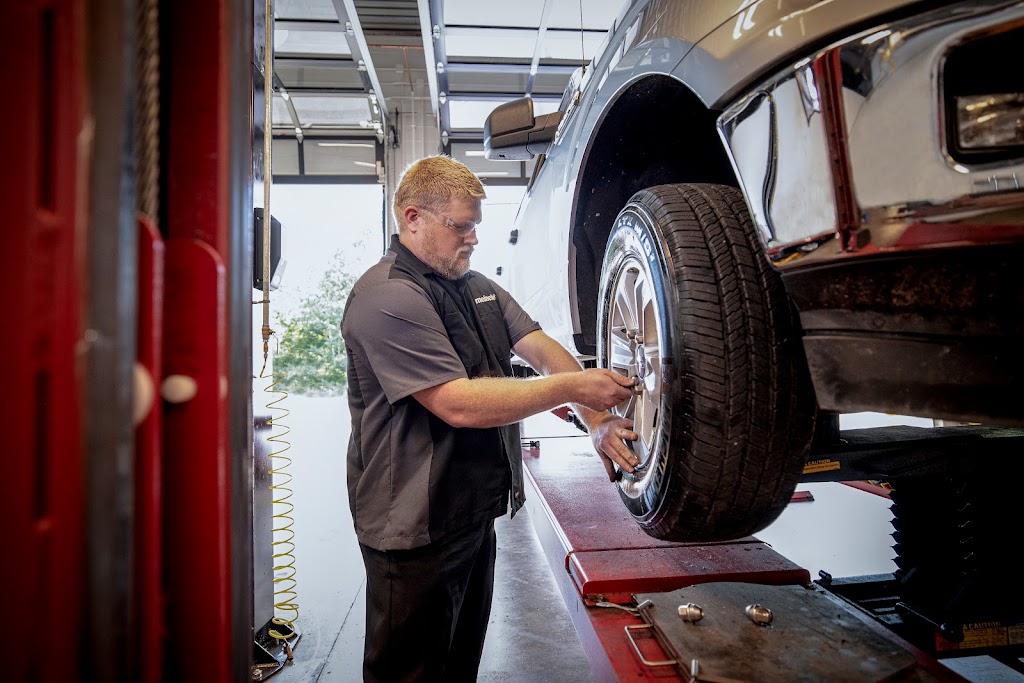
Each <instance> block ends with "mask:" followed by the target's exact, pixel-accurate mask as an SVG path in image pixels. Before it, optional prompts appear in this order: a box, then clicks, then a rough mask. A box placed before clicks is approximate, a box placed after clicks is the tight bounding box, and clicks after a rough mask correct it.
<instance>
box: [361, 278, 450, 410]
mask: <svg viewBox="0 0 1024 683" xmlns="http://www.w3.org/2000/svg"><path fill="white" fill-rule="evenodd" d="M353 297H354V298H353V300H352V301H351V302H350V305H349V309H348V311H347V312H346V314H345V319H344V322H343V324H342V330H341V332H342V337H343V338H344V340H345V343H346V344H348V345H350V347H351V348H352V351H353V353H355V354H357V355H358V356H361V357H363V358H364V359H365V360H366V363H367V364H368V365H369V366H370V369H371V370H372V371H373V374H374V376H375V377H376V378H377V381H378V382H379V383H380V386H381V388H382V389H383V390H384V395H385V396H387V399H388V402H389V403H391V404H395V403H396V402H398V401H400V400H401V399H403V398H405V397H406V396H409V395H411V394H414V393H416V392H417V391H422V390H423V389H429V388H430V387H433V386H437V385H439V384H444V383H445V382H450V381H452V380H455V379H460V378H463V377H466V376H467V375H466V368H465V366H464V365H463V364H462V361H461V360H460V359H459V355H458V353H457V352H456V351H455V348H454V347H453V346H452V343H451V340H449V339H448V333H447V332H446V331H445V328H444V323H443V322H442V321H441V318H440V316H438V314H437V311H436V310H434V307H433V305H431V303H430V300H429V299H427V296H426V294H424V293H423V290H421V289H420V288H419V287H416V286H415V285H413V284H412V283H410V282H408V281H406V280H400V279H394V280H387V281H384V282H381V283H378V284H376V285H374V286H372V287H370V288H367V289H365V290H363V291H361V292H359V293H358V294H353Z"/></svg>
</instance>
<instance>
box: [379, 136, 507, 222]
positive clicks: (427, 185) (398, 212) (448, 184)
mask: <svg viewBox="0 0 1024 683" xmlns="http://www.w3.org/2000/svg"><path fill="white" fill-rule="evenodd" d="M463 196H468V197H472V198H474V199H484V198H485V197H487V193H486V192H484V186H483V183H481V182H480V179H479V178H477V177H476V174H474V173H473V172H472V171H470V170H469V167H468V166H466V165H465V164H464V163H462V162H461V161H456V160H455V159H452V158H451V157H450V156H447V155H445V154H438V155H435V156H429V157H423V158H422V159H419V160H418V161H414V162H412V163H411V164H409V165H408V166H406V167H405V170H404V171H402V175H401V177H400V178H399V179H398V188H397V189H396V190H395V197H394V200H393V202H392V211H393V212H394V215H395V222H396V224H397V225H398V227H399V228H400V229H403V230H404V229H405V216H404V212H405V209H406V207H409V206H422V207H424V208H427V209H431V210H432V211H443V210H444V209H445V206H446V205H447V204H448V200H449V199H451V198H452V197H463Z"/></svg>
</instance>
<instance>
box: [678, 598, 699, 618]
mask: <svg viewBox="0 0 1024 683" xmlns="http://www.w3.org/2000/svg"><path fill="white" fill-rule="evenodd" d="M679 618H680V619H682V620H683V621H689V622H691V623H692V622H697V621H700V620H701V619H703V618H704V608H703V607H701V606H700V605H695V604H694V603H692V602H688V603H686V604H685V605H680V606H679Z"/></svg>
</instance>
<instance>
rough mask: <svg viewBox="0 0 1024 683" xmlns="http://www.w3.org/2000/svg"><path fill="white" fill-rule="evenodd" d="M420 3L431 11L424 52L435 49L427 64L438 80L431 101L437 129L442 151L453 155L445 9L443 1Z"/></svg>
mask: <svg viewBox="0 0 1024 683" xmlns="http://www.w3.org/2000/svg"><path fill="white" fill-rule="evenodd" d="M418 2H420V3H421V4H422V3H424V2H425V3H427V4H428V5H429V10H428V12H427V16H429V17H430V35H429V36H424V38H423V47H424V51H425V50H426V46H427V45H428V44H430V45H431V46H432V47H433V53H434V56H433V60H431V61H428V62H427V74H428V78H429V74H430V72H431V71H433V72H434V78H436V80H437V94H436V96H435V95H434V93H431V100H432V101H436V103H437V107H436V111H437V128H438V130H439V131H440V135H441V150H442V151H443V152H444V153H445V154H450V153H451V144H450V143H449V142H448V136H449V134H450V133H451V127H452V126H451V116H450V115H449V113H448V90H449V88H448V53H447V52H446V51H445V46H444V29H445V27H444V7H443V0H418ZM420 16H423V11H422V10H420Z"/></svg>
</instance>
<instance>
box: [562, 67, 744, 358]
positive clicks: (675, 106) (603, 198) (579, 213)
mask: <svg viewBox="0 0 1024 683" xmlns="http://www.w3.org/2000/svg"><path fill="white" fill-rule="evenodd" d="M718 115H719V112H717V111H713V110H709V109H708V108H707V107H705V106H704V104H703V103H702V102H701V101H700V100H699V99H698V98H697V96H696V95H694V94H693V93H692V92H691V91H690V90H689V89H688V88H687V87H686V86H684V85H683V84H682V83H680V82H679V81H677V80H675V79H674V78H670V77H668V76H650V77H646V78H643V79H641V80H639V81H637V82H635V83H633V84H632V85H631V86H629V88H627V89H626V90H624V91H623V92H622V94H621V95H620V96H619V97H618V99H617V100H616V101H615V103H614V104H612V106H611V108H610V109H609V110H608V111H607V113H606V114H605V115H604V117H603V119H602V121H601V123H600V128H599V129H598V130H597V133H596V135H593V136H592V137H591V140H590V143H589V145H588V148H587V154H586V156H585V157H584V161H583V167H582V169H583V170H582V173H581V176H580V182H579V184H578V185H577V190H576V203H575V207H576V208H575V214H574V216H573V237H572V241H573V244H574V245H575V247H576V263H575V267H576V307H577V312H578V314H579V321H580V329H581V331H582V334H579V335H576V340H575V341H576V348H577V350H578V351H579V352H580V353H582V354H589V355H593V354H595V353H596V344H597V339H596V330H597V297H598V293H599V291H600V287H601V283H600V277H601V261H602V260H603V258H604V250H605V245H606V244H607V242H608V235H609V234H610V233H611V229H612V225H613V223H614V222H615V217H616V216H617V215H618V213H619V210H620V209H621V208H622V207H623V206H625V204H626V202H627V201H628V200H629V198H630V197H632V196H633V194H634V193H635V192H637V191H639V190H642V189H644V188H645V187H651V186H653V185H662V184H666V183H687V182H702V183H720V184H723V185H733V186H735V185H737V184H738V183H737V182H736V176H735V174H734V173H733V170H732V166H731V165H730V163H729V158H728V156H727V155H726V153H725V148H724V147H723V146H722V143H721V140H720V139H719V137H718V131H717V130H716V128H715V121H716V120H717V118H718Z"/></svg>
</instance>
